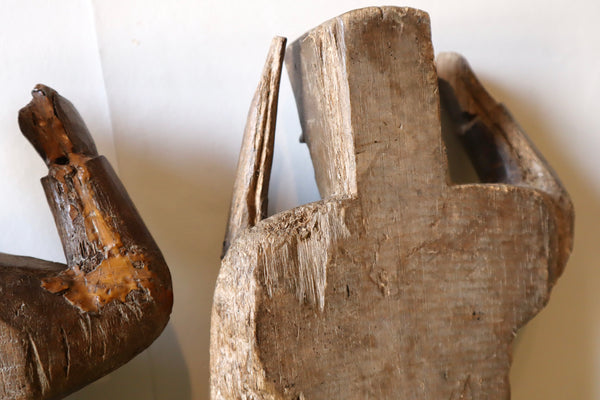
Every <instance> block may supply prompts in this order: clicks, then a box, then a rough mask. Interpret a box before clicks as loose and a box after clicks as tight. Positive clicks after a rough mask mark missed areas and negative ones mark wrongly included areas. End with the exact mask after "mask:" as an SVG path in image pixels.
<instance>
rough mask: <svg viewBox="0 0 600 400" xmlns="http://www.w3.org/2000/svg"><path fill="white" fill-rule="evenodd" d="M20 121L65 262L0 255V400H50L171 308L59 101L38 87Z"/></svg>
mask: <svg viewBox="0 0 600 400" xmlns="http://www.w3.org/2000/svg"><path fill="white" fill-rule="evenodd" d="M32 95H33V100H32V101H31V103H29V104H28V105H27V106H26V107H24V108H23V109H22V110H21V112H20V113H19V124H20V126H21V130H22V131H23V133H24V135H25V136H26V137H27V138H28V139H29V140H30V141H31V142H32V144H33V145H34V147H35V148H36V150H37V151H38V152H39V153H40V155H41V156H42V158H43V159H44V161H45V162H46V164H47V165H48V168H49V173H48V176H46V177H45V178H43V179H42V184H43V186H44V189H45V191H46V195H47V198H48V202H49V204H50V209H51V211H52V213H53V215H54V218H55V221H56V225H57V228H58V232H59V236H60V238H61V240H62V244H63V248H64V251H65V255H66V260H67V264H66V265H64V264H59V263H51V262H48V261H43V260H37V259H33V258H30V257H22V256H11V255H5V254H3V255H1V256H0V298H1V299H2V306H1V307H0V399H2V400H5V399H6V400H8V399H11V400H13V399H19V400H22V399H59V398H62V397H64V396H66V395H67V394H69V393H71V392H73V391H75V390H77V389H79V388H81V387H83V386H84V385H86V384H88V383H90V382H92V381H93V380H95V379H98V378H100V377H101V376H103V375H105V374H107V373H108V372H110V371H112V370H114V369H115V368H117V367H119V366H121V365H122V364H124V363H125V362H127V361H129V360H130V359H131V358H132V357H133V356H135V355H136V354H138V353H139V352H140V351H142V350H143V349H144V348H146V347H147V346H149V345H150V344H151V343H152V342H153V341H154V339H155V338H156V337H157V336H158V335H159V334H160V332H161V331H162V330H163V328H164V326H165V325H166V323H167V321H168V318H169V314H170V312H171V306H172V290H171V277H170V274H169V270H168V268H167V266H166V264H165V261H164V259H163V257H162V255H161V253H160V250H159V249H158V247H157V246H156V243H155V242H154V240H153V239H152V237H151V236H150V233H149V232H148V230H147V229H146V227H145V225H144V223H143V221H142V219H141V217H140V216H139V214H138V212H137V211H136V209H135V207H134V205H133V203H132V202H131V199H130V198H129V196H128V195H127V192H126V191H125V188H124V187H123V185H122V184H121V182H120V181H119V179H118V177H117V175H116V174H115V172H114V171H113V169H112V168H111V166H110V164H109V163H108V161H107V160H106V159H105V158H104V157H102V156H99V155H98V154H97V151H96V147H95V145H94V142H93V140H92V138H91V136H90V134H89V132H88V131H87V128H86V127H85V124H84V123H83V120H82V119H81V117H80V116H79V114H78V113H77V111H76V110H75V108H74V107H73V105H72V104H71V103H70V102H68V100H66V99H64V98H63V97H61V96H60V95H59V94H58V93H56V92H55V91H54V90H52V89H51V88H48V87H46V86H43V85H38V86H36V88H35V89H34V91H33V92H32Z"/></svg>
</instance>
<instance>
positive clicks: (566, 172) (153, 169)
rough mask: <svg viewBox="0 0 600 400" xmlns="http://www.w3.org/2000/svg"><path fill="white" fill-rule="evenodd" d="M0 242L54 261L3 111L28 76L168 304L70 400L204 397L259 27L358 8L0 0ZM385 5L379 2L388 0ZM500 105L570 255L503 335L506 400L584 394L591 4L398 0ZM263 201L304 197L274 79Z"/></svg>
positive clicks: (591, 301)
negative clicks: (118, 195) (57, 96)
mask: <svg viewBox="0 0 600 400" xmlns="http://www.w3.org/2000/svg"><path fill="white" fill-rule="evenodd" d="M0 4H1V5H2V6H3V7H2V13H1V14H0V55H1V57H2V62H1V64H0V65H1V66H2V67H1V68H0V84H1V85H2V88H3V90H2V91H1V92H0V106H1V107H0V128H1V129H2V131H1V133H0V146H1V147H0V148H1V149H2V150H1V151H2V153H1V155H0V179H2V182H3V193H4V195H3V196H2V203H1V204H2V207H1V208H0V224H1V226H2V229H1V232H0V251H3V252H8V253H15V254H26V255H30V256H36V257H41V258H46V259H51V260H57V261H62V260H63V256H62V253H61V247H60V243H59V240H58V236H57V234H56V230H55V228H54V225H53V223H52V218H51V215H50V212H49V210H48V208H47V205H46V204H45V199H44V195H43V192H42V190H41V186H40V185H39V182H38V180H39V178H41V177H42V176H43V175H44V174H45V167H44V165H43V163H42V162H41V160H40V159H39V158H38V156H37V154H36V153H35V151H34V150H33V149H32V148H31V147H30V146H29V144H28V143H26V141H25V139H23V138H22V137H21V136H20V133H19V130H18V127H17V123H16V115H17V111H18V109H19V108H20V107H21V106H23V105H24V104H25V103H27V102H28V101H29V98H30V96H29V90H30V89H31V88H32V87H33V85H34V84H35V83H37V82H43V83H46V84H48V85H50V86H53V87H54V88H55V89H57V90H58V91H60V92H61V93H62V94H63V95H65V96H66V97H67V98H69V99H70V100H71V101H72V102H73V103H74V104H75V105H76V106H77V107H78V109H79V110H80V112H81V114H82V115H83V117H84V118H85V119H86V121H87V122H88V125H89V127H90V130H91V131H92V133H93V135H94V137H95V138H96V141H97V143H98V147H99V148H100V150H101V152H103V153H104V154H105V155H107V156H108V157H109V159H110V160H111V161H112V162H113V165H115V167H116V168H117V169H118V171H119V173H120V176H121V177H122V180H123V181H124V183H125V185H126V187H127V188H128V189H129V193H130V195H131V196H132V197H133V199H134V201H135V203H136V205H137V207H138V209H139V211H140V212H141V214H142V216H143V217H144V219H145V221H146V222H147V225H148V226H149V228H150V230H151V232H152V233H153V235H154V236H155V238H156V240H157V242H158V243H159V245H160V246H161V248H162V250H163V252H164V254H165V257H166V259H167V261H168V262H169V265H170V267H171V272H172V275H173V278H174V289H175V308H174V312H173V315H172V318H171V322H170V323H169V325H168V326H167V328H166V330H165V332H164V333H163V335H162V336H161V337H160V338H159V339H158V340H157V341H156V342H155V344H154V345H153V346H151V347H150V349H149V350H147V351H145V352H144V353H142V354H141V355H140V356H138V357H137V358H136V359H134V360H133V361H131V362H130V363H129V364H127V365H125V366H124V367H122V368H120V369H119V370H117V371H116V372H114V373H112V374H111V375H109V376H107V377H105V378H103V379H101V380H100V381H98V382H96V383H94V384H92V385H90V386H88V387H87V388H85V389H83V390H82V391H80V392H78V393H76V394H73V395H71V396H70V397H69V400H79V399H81V400H83V399H86V400H95V399H106V398H110V399H113V400H124V399H127V400H137V399H172V400H190V399H194V400H196V399H198V400H204V399H208V371H209V368H208V364H209V359H208V346H209V326H210V309H211V300H212V292H213V288H214V282H215V279H216V277H217V273H218V268H219V254H220V247H221V241H222V237H223V233H224V228H225V221H226V218H227V212H228V207H229V197H230V194H231V188H232V183H233V177H234V168H235V165H236V162H237V153H238V150H239V146H240V141H241V133H242V130H243V126H244V122H245V117H246V113H247V110H248V105H249V103H250V99H251V97H252V94H253V91H254V89H255V86H256V84H257V82H258V77H259V74H260V71H261V69H262V64H263V62H264V57H265V55H266V51H267V48H268V46H269V42H270V39H271V37H272V36H274V35H282V36H286V37H288V38H289V39H290V40H293V39H294V38H296V37H298V36H299V35H301V34H302V33H303V32H305V31H307V30H309V29H310V28H312V27H314V26H316V25H318V24H320V23H321V22H324V21H325V20H328V19H330V18H333V17H335V16H337V15H339V14H341V13H343V12H345V11H349V10H351V9H354V8H360V7H364V6H369V5H383V4H377V3H372V2H366V1H357V0H356V1H329V2H323V1H314V0H304V1H297V0H295V1H287V0H286V1H277V2H275V1H267V0H254V1H244V2H242V1H239V2H223V1H217V0H211V1H208V0H204V1H200V0H198V1H190V0H178V1H169V2H167V1H159V0H143V1H142V0H139V1H138V0H133V1H127V0H97V1H94V0H54V1H42V0H39V1H23V0H20V1H16V0H0ZM388 4H389V3H388ZM392 4H393V5H403V6H412V7H416V8H420V9H423V10H426V11H428V12H429V13H430V15H431V22H432V35H433V43H434V47H435V49H436V52H440V51H457V52H460V53H462V54H463V55H465V56H466V57H467V59H468V60H469V61H470V62H471V65H472V67H473V68H474V70H475V71H476V73H477V74H478V75H479V77H480V78H481V80H482V81H483V82H484V84H485V85H486V86H487V88H488V89H489V90H490V91H491V92H492V94H493V95H494V96H495V97H496V98H497V99H498V100H499V101H502V102H503V103H505V104H506V105H507V106H508V108H509V109H510V110H511V111H512V113H513V115H514V116H515V118H516V119H517V120H518V121H519V122H520V124H521V125H522V126H523V127H524V129H525V130H526V131H527V132H528V133H529V135H530V137H531V138H532V139H533V141H534V142H535V143H536V145H537V146H538V148H539V149H540V150H541V151H542V153H543V154H544V155H545V156H546V158H547V159H548V160H549V162H550V163H551V165H552V166H553V167H554V168H555V170H556V171H557V173H558V174H559V176H560V177H561V179H562V181H563V183H564V184H565V186H566V187H567V189H568V191H569V192H570V194H571V196H572V198H573V201H574V203H575V207H576V213H577V219H576V232H575V237H576V239H575V250H574V253H573V255H572V257H571V259H570V261H569V264H568V266H567V269H566V272H565V274H564V276H563V277H562V278H561V280H560V281H559V283H558V285H557V286H556V288H555V289H554V292H553V294H552V298H551V300H550V303H549V305H548V307H547V308H546V309H545V310H544V311H543V312H541V313H540V314H539V315H538V317H536V318H535V319H534V320H533V321H532V322H531V323H530V324H529V325H527V327H526V328H524V329H523V330H522V331H521V332H519V335H518V338H517V341H516V344H515V351H514V365H513V369H512V372H511V384H512V388H513V399H514V400H530V399H546V400H563V399H579V400H593V399H598V398H600V299H599V293H600V270H599V269H598V261H597V260H598V249H599V248H600V246H599V245H598V244H597V243H598V238H599V237H600V235H599V233H600V229H599V227H598V225H599V224H600V207H599V206H600V174H599V173H598V171H599V170H600V156H599V155H598V154H599V150H600V117H599V116H598V114H599V112H600V107H599V102H598V92H599V91H600V28H599V27H598V26H600V25H598V20H599V19H600V3H598V2H597V1H594V0H589V1H585V0H575V1H570V2H567V3H565V2H562V1H549V0H544V1H525V0H504V1H502V2H495V1H475V0H473V1H452V2H450V1H433V0H429V1H426V0H423V1H417V0H413V1H407V2H404V3H396V2H392ZM277 124H278V125H277V139H276V150H275V152H276V153H275V165H274V170H273V171H274V172H273V179H272V185H271V205H270V207H271V212H277V211H279V210H283V209H287V208H290V207H293V206H296V205H299V204H303V203H306V202H309V201H313V200H316V199H318V197H319V196H318V193H317V191H316V187H315V184H314V178H313V172H312V167H311V164H310V160H309V158H308V152H307V150H306V148H305V146H304V145H301V144H300V143H298V137H299V135H300V127H299V124H298V117H297V115H296V112H295V105H294V101H293V98H292V95H291V91H290V87H289V83H288V81H287V76H286V75H284V76H283V78H282V89H281V96H280V110H279V118H278V122H277Z"/></svg>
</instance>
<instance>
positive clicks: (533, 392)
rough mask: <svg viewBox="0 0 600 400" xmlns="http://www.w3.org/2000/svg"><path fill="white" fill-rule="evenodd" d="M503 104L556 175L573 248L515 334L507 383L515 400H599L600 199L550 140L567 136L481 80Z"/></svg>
mask: <svg viewBox="0 0 600 400" xmlns="http://www.w3.org/2000/svg"><path fill="white" fill-rule="evenodd" d="M484 86H486V87H487V88H488V89H490V92H492V93H493V94H494V96H495V98H496V100H497V101H501V102H503V103H504V104H505V105H506V106H507V107H508V109H509V110H511V112H512V113H513V116H514V117H515V119H516V120H517V122H518V123H519V124H520V125H521V127H522V128H523V129H524V130H525V132H527V134H528V135H529V137H530V138H531V140H532V141H533V142H534V143H535V144H536V147H537V148H538V149H539V150H540V151H541V152H542V154H543V155H544V157H545V158H546V159H547V160H548V162H549V164H550V165H551V166H552V167H553V168H554V170H555V171H556V172H557V174H558V175H559V178H560V179H561V181H562V182H563V185H564V186H565V187H566V189H567V191H568V192H569V194H570V195H571V199H572V201H573V203H574V205H575V245H574V249H573V253H572V255H571V257H570V259H569V261H568V263H567V267H566V269H565V272H564V274H563V276H562V277H561V278H560V279H559V280H558V283H557V285H556V286H555V288H554V289H553V292H552V295H551V297H550V302H549V303H548V305H547V307H546V308H545V309H544V310H542V312H541V313H540V314H538V316H536V317H535V318H534V319H533V320H532V321H530V322H529V323H528V324H527V325H526V326H525V327H524V328H523V329H522V330H521V331H520V332H519V334H518V335H517V339H516V341H515V344H514V353H513V367H512V369H511V375H510V382H511V388H512V399H513V400H529V399H546V400H562V399H580V400H594V399H597V398H598V393H597V386H598V385H597V384H596V382H597V376H598V374H599V373H600V371H598V367H597V365H598V362H597V360H596V357H595V354H597V353H598V352H597V350H596V349H597V348H598V347H599V346H600V337H597V335H596V334H595V331H596V330H597V327H598V326H600V304H599V303H598V302H597V301H595V300H594V299H595V298H596V293H597V292H598V282H600V269H598V268H596V264H597V246H598V245H597V243H596V240H597V238H598V236H600V231H599V228H598V221H600V197H599V196H598V194H597V193H595V192H594V189H593V187H592V186H591V185H589V184H586V182H585V180H584V179H583V177H582V174H581V173H579V172H578V171H577V170H576V169H575V167H574V165H575V162H573V161H572V160H569V159H568V158H567V157H566V155H565V153H563V152H561V151H560V149H559V148H557V145H556V143H554V142H553V141H552V138H553V137H559V136H564V135H568V134H569V132H557V131H556V129H553V128H552V127H551V126H548V125H547V123H545V121H544V119H543V116H542V115H541V113H540V112H539V111H537V110H536V109H535V107H534V105H532V104H529V103H527V102H526V101H524V100H523V99H520V98H519V97H518V96H517V95H516V94H514V93H508V92H507V91H505V90H504V89H503V88H502V87H499V86H496V85H495V84H493V83H491V84H490V83H489V82H485V83H484Z"/></svg>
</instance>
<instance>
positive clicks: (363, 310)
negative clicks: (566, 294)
mask: <svg viewBox="0 0 600 400" xmlns="http://www.w3.org/2000/svg"><path fill="white" fill-rule="evenodd" d="M282 47H283V42H282V41H281V40H276V41H275V42H274V44H273V45H272V48H271V51H270V55H269V58H268V62H267V65H266V67H265V73H264V75H263V81H262V82H261V84H260V85H259V88H258V90H257V95H256V97H255V99H259V101H258V102H256V101H255V102H254V103H253V106H252V109H251V111H250V115H251V116H255V115H256V114H257V113H259V114H261V115H267V114H268V115H269V116H270V118H273V115H274V112H275V110H274V107H275V106H276V104H275V103H273V102H272V101H271V102H270V101H269V99H273V98H276V93H275V94H274V93H272V91H275V92H276V91H277V90H278V86H277V83H278V80H275V84H273V82H274V81H273V74H274V73H278V72H279V68H280V65H281V63H282V51H281V50H282ZM287 53H288V58H287V60H286V64H287V69H288V73H289V75H290V77H291V81H292V86H293V90H294V93H295V96H296V102H297V105H298V109H299V113H300V120H301V124H302V129H303V138H304V140H305V141H306V143H307V145H308V147H309V149H310V153H311V157H312V159H313V164H314V166H315V175H316V179H317V184H318V187H319V190H320V192H321V195H322V197H323V200H321V201H318V202H315V203H312V204H307V205H304V206H300V207H297V208H295V209H292V210H288V211H285V212H282V213H279V214H277V215H274V216H272V217H269V218H266V219H263V220H262V221H260V222H254V221H253V220H252V219H251V218H243V219H241V218H237V219H230V222H229V225H230V226H229V227H228V232H230V233H231V232H234V233H235V234H233V235H231V234H230V235H229V236H228V238H227V239H228V240H227V242H226V248H225V250H226V253H225V257H224V259H223V263H222V267H221V271H220V274H219V278H218V282H217V287H216V290H215V296H214V306H213V314H212V329H211V394H212V398H213V399H215V400H217V399H272V400H275V399H277V400H279V399H290V400H292V399H293V400H296V399H307V400H308V399H367V398H369V399H430V400H439V399H450V400H458V399H507V398H509V397H510V391H509V384H508V373H509V367H510V359H511V356H510V346H511V343H512V341H513V339H514V336H515V332H516V331H517V329H519V327H521V326H523V324H525V323H526V322H527V321H528V320H529V319H531V318H532V317H533V316H534V315H535V314H536V313H538V312H539V311H540V310H541V308H542V307H543V306H544V305H545V304H546V302H547V301H548V297H549V293H550V290H551V288H552V286H553V285H554V283H555V281H556V279H557V278H558V277H559V275H560V274H561V272H562V270H563V268H564V265H565V263H566V260H567V258H568V255H569V253H570V250H571V243H572V224H573V211H572V206H571V203H570V200H569V198H568V195H567V194H566V192H565V191H564V189H563V188H562V186H561V184H560V183H559V182H558V180H557V178H556V177H555V176H554V174H553V172H552V171H551V169H550V168H549V167H548V166H547V165H546V163H545V161H544V160H543V159H542V158H541V157H540V156H539V155H538V153H537V151H536V150H535V149H534V148H533V146H532V145H531V143H530V142H529V141H528V140H527V138H526V137H525V135H524V133H523V132H522V131H521V130H520V129H519V127H518V126H517V125H516V124H515V123H514V121H513V120H512V119H511V117H510V115H509V114H508V113H507V112H506V110H505V109H504V108H503V107H502V106H500V105H498V104H497V103H496V102H495V101H493V99H491V97H490V96H489V95H488V94H487V93H486V92H485V90H484V89H483V88H482V87H481V86H480V85H479V83H478V82H477V79H476V78H475V76H474V75H473V74H472V72H471V70H470V69H469V67H468V65H467V64H466V62H465V61H464V60H463V59H462V58H460V56H457V55H446V56H444V57H443V58H440V60H439V65H438V67H439V71H440V75H439V76H438V73H437V72H436V66H435V65H434V59H433V49H432V45H431V40H430V27H429V18H428V15H427V14H426V13H424V12H422V11H418V10H413V9H409V8H394V7H384V8H366V9H362V10H357V11H352V12H350V13H347V14H344V15H342V16H340V17H338V18H335V19H333V20H331V21H329V22H326V23H324V24H323V25H321V26H319V27H317V28H315V29H313V30H312V31H310V32H308V33H307V34H305V35H304V36H302V37H301V38H300V39H298V40H297V41H296V42H294V43H292V44H291V45H290V47H289V48H288V51H287ZM438 79H439V83H438ZM266 82H271V84H267V83H266ZM440 94H441V95H442V96H441V97H442V100H443V104H442V106H443V107H444V108H445V109H447V110H448V115H449V118H450V119H451V120H452V125H453V126H454V127H455V131H456V134H457V135H459V137H460V139H461V140H462V141H463V143H464V145H465V148H466V149H467V151H468V153H469V154H470V156H471V158H472V161H473V166H474V168H475V170H476V171H477V172H478V174H479V175H480V176H481V177H482V178H481V179H482V182H485V183H472V184H454V183H453V182H451V181H450V179H449V177H448V176H449V175H448V166H447V161H446V153H445V146H444V143H443V141H442V137H441V126H440ZM260 121H264V118H263V119H260V118H258V119H257V118H254V117H252V118H250V119H249V122H248V126H247V129H246V138H245V139H244V144H243V147H242V157H240V160H241V161H240V165H239V166H238V170H239V171H240V172H239V174H240V175H241V176H238V182H242V181H244V179H246V178H244V177H249V176H253V175H252V173H251V172H248V170H249V169H251V170H254V172H255V173H258V172H259V170H261V169H263V168H265V164H264V163H263V164H260V163H254V164H251V165H250V164H248V163H246V162H245V161H242V160H244V159H245V160H248V157H247V156H244V155H245V154H246V155H247V154H256V153H258V152H263V153H264V152H266V153H269V151H272V149H271V150H265V149H264V148H262V147H261V148H259V149H255V148H254V147H252V146H254V143H265V141H264V140H262V139H261V138H260V137H261V136H262V137H268V138H270V137H272V130H273V129H274V125H273V124H269V123H264V122H260ZM248 135H255V136H259V137H248ZM269 141H270V140H269ZM270 142H271V141H270ZM271 145H272V144H271ZM261 146H262V145H261ZM244 157H245V158H244ZM269 167H270V164H269V165H266V168H269ZM261 173H262V172H261ZM263 175H264V174H263ZM267 176H268V174H267ZM245 182H248V184H247V185H248V186H247V187H246V189H247V190H243V189H241V188H240V187H237V188H236V191H235V192H234V198H233V204H232V215H236V213H237V215H241V214H244V213H245V214H246V215H262V214H260V209H259V207H258V205H257V204H255V203H253V202H249V201H247V199H248V198H256V197H255V196H254V193H253V190H254V186H250V180H248V179H246V180H245ZM253 196H254V197H253ZM253 207H254V209H251V208H253ZM240 210H241V211H240ZM240 213H241V214H240ZM232 225H233V226H232Z"/></svg>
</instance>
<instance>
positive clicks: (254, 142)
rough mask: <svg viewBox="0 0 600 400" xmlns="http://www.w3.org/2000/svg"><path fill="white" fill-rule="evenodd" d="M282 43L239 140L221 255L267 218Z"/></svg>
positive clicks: (277, 42)
mask: <svg viewBox="0 0 600 400" xmlns="http://www.w3.org/2000/svg"><path fill="white" fill-rule="evenodd" d="M285 42H286V39H285V38H281V37H277V38H274V39H273V41H272V43H271V48H270V49H269V54H268V56H267V61H266V63H265V67H264V71H263V78H262V79H261V81H260V83H259V84H258V88H257V90H256V93H255V95H254V98H253V99H252V105H251V106H250V111H249V112H248V122H247V123H246V129H245V131H244V137H243V139H242V148H241V150H240V158H239V162H238V167H237V173H236V180H235V183H234V186H233V196H232V202H231V210H230V211H229V222H228V223H227V231H226V233H225V241H224V242H223V254H225V253H226V252H227V249H228V248H229V245H230V244H231V242H233V240H234V239H235V238H236V236H237V235H238V234H239V233H240V231H243V230H244V229H247V228H250V227H253V226H254V225H256V224H257V223H258V222H259V221H260V220H262V219H264V218H265V217H266V216H267V205H268V204H267V200H268V199H267V196H268V194H269V178H270V176H271V165H272V163H273V144H274V140H275V122H276V120H277V118H276V117H277V99H278V97H279V81H280V80H281V67H282V65H283V55H284V54H285Z"/></svg>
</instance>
